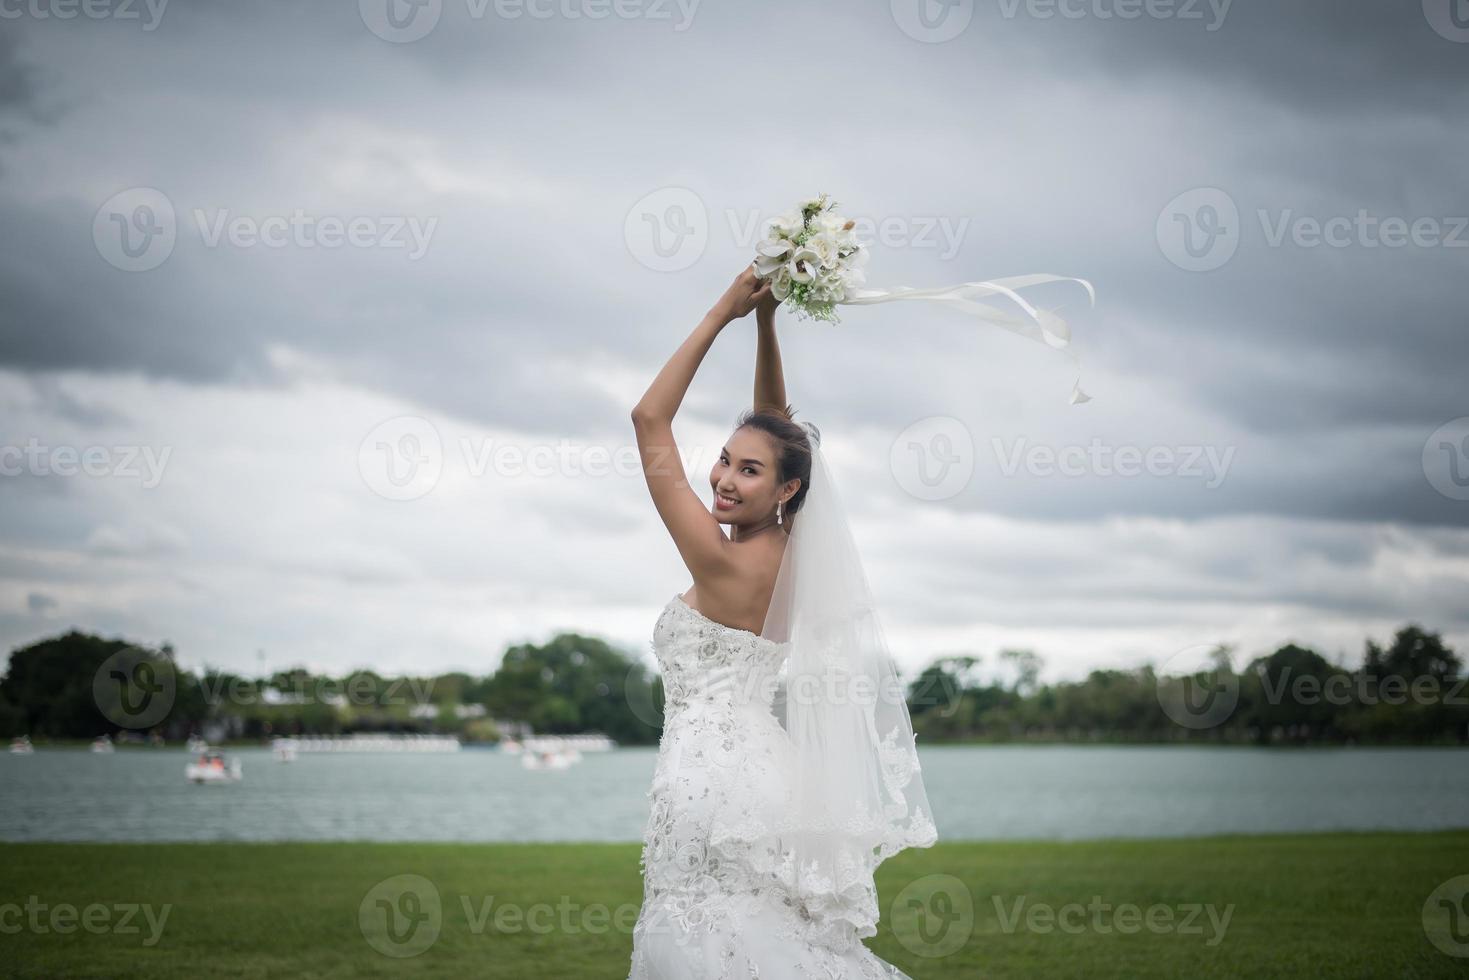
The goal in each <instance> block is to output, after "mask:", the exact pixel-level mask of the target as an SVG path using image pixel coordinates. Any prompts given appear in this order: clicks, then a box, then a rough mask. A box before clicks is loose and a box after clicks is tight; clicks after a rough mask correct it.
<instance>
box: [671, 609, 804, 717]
mask: <svg viewBox="0 0 1469 980" xmlns="http://www.w3.org/2000/svg"><path fill="white" fill-rule="evenodd" d="M789 652H790V648H789V645H788V644H784V643H777V642H775V641H773V640H768V639H766V638H765V637H763V636H760V635H759V634H758V633H752V632H750V631H749V630H742V629H737V628H735V627H733V626H726V625H724V624H723V623H716V622H715V621H714V620H712V619H710V618H709V617H707V616H705V615H704V614H703V613H701V612H699V611H698V610H696V609H695V608H694V607H692V606H690V605H689V604H688V602H687V601H685V600H684V597H683V596H682V595H678V594H675V595H674V597H673V599H672V600H671V601H670V602H669V603H668V605H667V606H665V607H664V608H663V613H662V615H660V616H659V617H658V622H657V623H656V624H655V625H654V627H653V655H654V656H655V657H657V658H658V667H659V669H660V670H661V671H662V674H663V696H664V708H663V713H664V717H665V719H667V718H670V717H672V716H673V715H674V714H675V713H676V712H678V711H681V710H683V709H684V708H687V707H689V706H690V705H692V704H696V703H697V704H703V705H705V706H710V707H720V706H723V707H737V706H756V707H759V708H761V709H763V710H765V711H769V710H770V707H771V704H772V702H773V700H774V697H775V692H776V685H777V683H778V678H779V675H780V669H781V665H782V664H783V663H784V662H785V659H786V657H787V655H788V654H789Z"/></svg>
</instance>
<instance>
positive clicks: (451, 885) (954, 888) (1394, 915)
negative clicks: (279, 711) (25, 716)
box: [0, 831, 1469, 980]
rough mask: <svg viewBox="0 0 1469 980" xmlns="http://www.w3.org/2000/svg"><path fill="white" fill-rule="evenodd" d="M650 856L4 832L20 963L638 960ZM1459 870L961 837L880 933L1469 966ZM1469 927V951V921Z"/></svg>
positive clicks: (1054, 964)
mask: <svg viewBox="0 0 1469 980" xmlns="http://www.w3.org/2000/svg"><path fill="white" fill-rule="evenodd" d="M637 863H638V847H637V846H636V845H624V844H617V845H600V844H586V845H582V844H565V845H517V844H466V845H438V844H198V845H193V844H139V845H127V844H83V845H69V844H6V845H0V973H3V974H4V975H6V976H19V977H42V976H44V977H149V978H154V977H178V978H188V980H197V978H200V977H354V976H368V977H373V976H389V975H392V976H400V977H456V978H458V977H467V976H474V977H504V978H514V980H525V978H530V977H558V978H559V977H587V978H592V977H595V978H598V980H605V978H609V977H625V976H626V975H627V966H628V958H629V954H630V951H631V949H632V936H631V933H630V928H631V923H632V920H633V918H634V917H635V916H636V913H637V908H638V903H639V901H640V899H641V895H642V883H641V879H640V878H639V875H638V867H637ZM1457 875H1469V831H1458V832H1449V833H1434V834H1332V835H1302V836H1276V837H1221V838H1205V839H1197V840H1164V841H1156V840H1155V841H1126V842H1121V841H1101V842H1086V843H1071V844H1063V843H968V842H956V843H942V844H940V845H939V846H937V847H934V848H932V849H930V850H925V851H917V852H907V853H904V854H901V855H899V856H897V857H895V858H892V859H890V860H889V861H888V862H887V863H885V864H884V865H883V866H882V868H881V870H880V871H879V878H878V884H879V886H880V888H881V892H882V899H883V922H882V925H881V931H880V933H879V935H878V936H877V937H876V938H874V939H872V940H869V945H870V946H871V947H872V948H873V949H874V950H875V951H876V952H877V953H878V954H879V955H880V956H882V957H883V958H885V959H887V960H889V961H891V962H893V963H895V964H896V965H898V966H899V967H901V968H902V969H904V970H905V971H907V972H908V973H909V974H911V975H912V976H913V977H914V978H916V980H938V978H947V977H1045V978H1049V980H1054V978H1064V977H1087V978H1095V977H1125V978H1129V980H1132V978H1145V977H1169V978H1177V977H1187V978H1205V977H1354V978H1356V977H1396V978H1412V977H1440V976H1444V977H1447V976H1459V977H1463V976H1469V958H1454V957H1452V956H1449V955H1448V954H1446V953H1444V952H1441V951H1440V950H1439V949H1437V948H1435V947H1434V945H1433V944H1432V943H1431V942H1430V941H1429V938H1428V935H1427V932H1426V928H1425V915H1424V907H1425V902H1427V900H1428V899H1429V896H1430V895H1431V894H1433V893H1434V891H1435V889H1437V888H1438V887H1439V886H1440V885H1441V884H1443V883H1444V882H1445V881H1447V880H1448V879H1450V878H1453V877H1455V876H1457ZM399 876H416V877H413V878H403V877H399ZM435 895H437V902H438V909H439V911H438V912H437V913H436V912H435V911H434V909H433V903H434V897H435ZM33 896H34V898H33ZM1451 897H1452V898H1453V900H1455V901H1457V900H1458V897H1457V896H1451ZM379 902H383V903H386V907H389V908H392V909H394V910H395V912H396V913H397V918H396V921H397V922H398V924H399V925H400V926H403V928H401V929H400V930H398V931H397V932H394V933H392V934H388V933H386V932H385V931H384V923H385V921H386V920H385V917H384V913H383V911H382V909H383V908H384V906H383V905H380V904H379ZM42 906H44V908H43V907H42ZM895 906H896V908H895ZM1437 907H1438V906H1437V904H1436V901H1435V905H1434V908H1437ZM1443 908H1444V912H1443V922H1444V923H1448V922H1449V920H1448V918H1447V917H1448V915H1449V914H1450V912H1449V910H1448V906H1446V905H1445V906H1443ZM1464 908H1465V910H1466V911H1469V905H1465V906H1464ZM130 909H131V911H130ZM1133 909H1135V911H1132V910H1133ZM150 913H151V918H150ZM165 913H166V918H164V915H165ZM409 922H417V923H418V928H417V929H416V930H415V929H412V928H409V927H407V926H406V925H404V924H405V923H409ZM1437 922H1438V919H1434V918H1433V917H1432V916H1430V927H1432V928H1438V926H1437V925H1435V923H1437ZM1452 925H1453V926H1455V927H1457V928H1458V929H1460V930H1461V931H1460V932H1459V933H1458V935H1460V936H1464V940H1465V947H1466V948H1465V951H1466V952H1469V935H1466V934H1465V932H1464V930H1469V917H1466V918H1465V919H1464V921H1463V922H1462V923H1457V922H1456V923H1452ZM435 926H437V933H436V934H435V933H434V927H435ZM62 930H67V931H62ZM1451 936H1452V934H1451ZM1446 941H1451V940H1446ZM401 953H416V954H417V955H413V956H409V957H403V956H400V955H394V954H401Z"/></svg>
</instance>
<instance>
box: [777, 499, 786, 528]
mask: <svg viewBox="0 0 1469 980" xmlns="http://www.w3.org/2000/svg"><path fill="white" fill-rule="evenodd" d="M784 503H785V501H784V500H777V501H776V502H775V523H777V524H779V523H780V508H781V505H782V504H784Z"/></svg>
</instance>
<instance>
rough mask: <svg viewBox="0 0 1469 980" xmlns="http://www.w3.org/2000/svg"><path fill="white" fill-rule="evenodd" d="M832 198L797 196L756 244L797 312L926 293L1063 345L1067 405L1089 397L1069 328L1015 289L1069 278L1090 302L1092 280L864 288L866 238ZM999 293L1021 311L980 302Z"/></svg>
mask: <svg viewBox="0 0 1469 980" xmlns="http://www.w3.org/2000/svg"><path fill="white" fill-rule="evenodd" d="M835 209H836V203H835V202H833V201H831V200H830V199H829V198H828V197H827V196H826V195H825V194H822V195H821V196H820V197H814V198H809V199H807V200H805V201H802V202H801V203H800V205H799V206H798V207H797V210H796V211H788V212H786V213H784V214H782V215H779V216H778V217H776V218H774V219H773V220H772V221H771V222H770V223H769V224H768V225H767V226H766V234H765V238H764V239H762V240H761V242H760V244H759V245H758V246H757V247H756V249H755V275H756V276H757V277H759V278H760V279H762V280H769V282H770V292H771V294H772V295H774V296H775V298H776V299H778V300H781V301H782V302H784V303H786V304H788V305H789V306H790V307H791V309H793V310H795V311H796V313H797V315H798V316H804V317H809V318H811V319H813V320H827V321H829V322H832V323H838V322H840V320H839V318H838V317H837V314H836V307H837V306H838V305H843V306H871V305H873V304H875V303H891V302H894V301H896V300H927V301H929V302H934V303H939V304H941V305H943V306H947V307H948V308H949V309H951V310H955V311H957V312H960V313H965V314H967V315H969V316H972V317H975V318H976V319H977V320H979V321H980V322H982V323H986V324H989V325H991V326H995V327H999V328H1000V329H1002V330H1008V331H1010V332H1011V333H1015V334H1019V335H1020V336H1022V337H1028V338H1030V339H1031V340H1034V341H1036V342H1038V343H1042V344H1045V345H1046V346H1047V347H1051V348H1055V349H1058V350H1063V351H1065V353H1066V354H1067V356H1068V357H1070V358H1071V360H1072V361H1073V362H1074V363H1075V364H1076V365H1077V368H1078V376H1077V379H1076V382H1075V383H1074V384H1073V385H1072V386H1071V404H1073V405H1077V404H1080V403H1081V402H1085V401H1090V400H1091V396H1090V395H1088V394H1087V393H1086V392H1084V391H1082V390H1081V377H1080V374H1079V371H1080V364H1081V362H1080V360H1079V359H1078V358H1077V356H1076V352H1075V351H1073V350H1072V349H1071V328H1070V327H1069V326H1067V324H1066V321H1065V320H1063V319H1061V318H1060V317H1059V316H1057V315H1056V314H1055V313H1054V312H1052V311H1051V310H1042V309H1038V308H1036V307H1035V306H1032V305H1031V304H1030V303H1028V302H1026V300H1025V299H1024V298H1023V297H1022V296H1021V295H1020V290H1022V289H1029V288H1030V287H1032V286H1039V285H1042V284H1045V283H1055V282H1074V283H1079V284H1080V285H1081V286H1082V287H1083V288H1085V289H1086V292H1087V297H1088V299H1090V300H1091V301H1092V302H1093V303H1095V302H1096V293H1095V292H1094V291H1093V289H1092V285H1091V283H1089V282H1087V281H1086V280H1085V279H1076V278H1073V277H1071V276H1054V275H1051V274H1050V273H1038V274H1033V275H1025V276H1007V277H1005V278H1003V279H986V280H984V281H982V282H961V283H958V284H957V285H953V286H939V287H937V288H929V289H914V288H912V287H911V286H892V287H889V288H886V289H865V288H863V286H864V284H865V283H866V282H867V275H866V273H865V272H863V269H862V267H863V266H864V265H866V264H867V245H866V244H865V243H863V242H860V241H858V240H857V235H856V233H855V232H854V231H853V229H854V228H855V227H856V222H855V221H849V220H847V219H846V218H844V217H842V216H841V215H839V214H837V213H836V210H835ZM992 297H1001V298H1003V299H1007V300H1009V301H1010V302H1012V303H1014V304H1015V306H1017V307H1018V308H1019V309H1020V313H1019V314H1016V313H1011V312H1009V311H1008V310H1004V309H1001V308H999V307H996V306H992V305H990V304H989V303H986V302H981V301H982V300H987V299H990V298H992Z"/></svg>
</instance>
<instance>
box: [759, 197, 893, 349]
mask: <svg viewBox="0 0 1469 980" xmlns="http://www.w3.org/2000/svg"><path fill="white" fill-rule="evenodd" d="M855 226H856V222H855V221H849V220H847V219H846V218H844V217H842V216H841V215H839V214H837V213H836V202H835V201H832V200H830V199H829V198H828V197H827V196H826V195H825V194H822V195H821V196H820V197H815V198H811V199H809V200H805V201H802V202H801V203H800V205H799V209H798V210H797V211H787V212H786V213H784V214H781V215H779V216H777V217H776V218H775V219H773V220H772V221H771V222H770V223H769V225H768V226H767V228H766V234H765V239H764V240H763V241H761V242H760V244H759V246H758V247H757V248H756V250H755V253H756V254H755V274H756V275H757V276H759V277H760V278H761V279H768V280H770V291H771V293H772V294H773V295H774V296H775V298H776V299H778V300H781V301H783V302H785V303H788V304H789V305H790V307H791V309H793V310H795V311H796V312H797V314H798V315H802V316H806V317H810V318H811V319H813V320H829V321H830V322H832V323H837V322H840V320H839V318H838V317H837V315H836V304H838V303H840V302H842V301H843V300H845V299H846V298H847V296H848V294H849V293H850V292H852V291H853V290H855V289H856V288H857V287H858V286H861V285H862V284H863V283H864V282H866V281H867V277H866V276H865V275H864V274H863V272H862V267H863V266H864V265H866V264H867V246H866V245H865V244H863V243H862V242H860V241H858V240H857V236H856V234H855V233H854V232H853V230H852V229H853V228H854V227H855Z"/></svg>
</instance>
